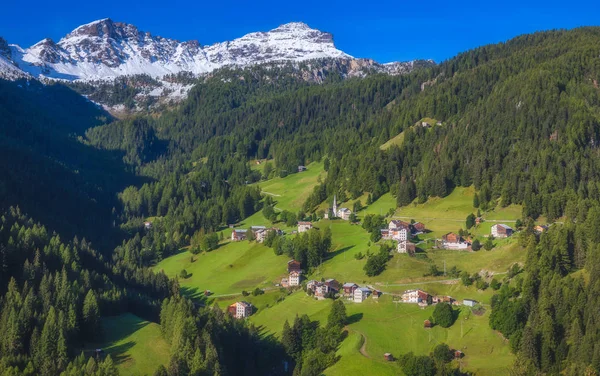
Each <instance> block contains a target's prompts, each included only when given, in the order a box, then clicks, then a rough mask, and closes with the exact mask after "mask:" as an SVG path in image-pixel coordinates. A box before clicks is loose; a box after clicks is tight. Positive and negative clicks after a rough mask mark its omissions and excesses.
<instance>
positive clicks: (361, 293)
mask: <svg viewBox="0 0 600 376" xmlns="http://www.w3.org/2000/svg"><path fill="white" fill-rule="evenodd" d="M306 291H307V293H308V292H309V291H310V292H312V295H314V297H315V298H317V299H325V298H326V297H328V296H329V295H338V294H339V295H340V296H341V297H342V298H345V299H347V300H350V301H353V302H355V303H362V302H363V301H365V299H367V298H368V297H369V296H371V297H373V298H374V299H377V298H379V296H380V295H381V292H380V291H377V290H372V289H370V288H368V287H360V286H359V285H357V284H356V283H352V282H347V283H344V284H343V285H340V283H339V282H338V281H336V280H335V279H327V280H325V281H322V282H321V281H315V280H311V281H308V283H307V284H306Z"/></svg>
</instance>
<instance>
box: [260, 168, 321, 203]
mask: <svg viewBox="0 0 600 376" xmlns="http://www.w3.org/2000/svg"><path fill="white" fill-rule="evenodd" d="M306 167H307V170H306V171H304V172H298V173H294V174H291V175H288V176H286V177H285V178H279V177H278V178H274V179H270V180H268V181H265V182H261V183H258V184H259V186H260V188H261V190H262V191H263V192H264V193H267V194H272V195H273V198H274V199H275V201H276V205H275V207H276V208H277V209H280V210H290V211H292V212H297V211H298V210H300V209H301V208H302V205H303V204H304V201H306V198H307V197H308V196H309V195H310V193H311V192H312V190H313V187H314V186H315V185H316V184H317V183H318V180H319V176H321V179H322V180H324V178H325V174H326V172H324V171H323V163H322V162H313V163H311V164H309V165H308V166H306Z"/></svg>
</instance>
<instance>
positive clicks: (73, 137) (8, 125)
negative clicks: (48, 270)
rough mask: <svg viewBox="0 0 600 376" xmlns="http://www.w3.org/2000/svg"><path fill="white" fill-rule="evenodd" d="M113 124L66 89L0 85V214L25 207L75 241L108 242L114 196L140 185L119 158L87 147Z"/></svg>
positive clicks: (25, 83)
mask: <svg viewBox="0 0 600 376" xmlns="http://www.w3.org/2000/svg"><path fill="white" fill-rule="evenodd" d="M108 116H109V115H108V114H107V113H106V112H104V111H102V110H100V109H99V108H98V107H97V106H96V105H94V104H93V103H91V102H89V101H87V100H86V99H85V98H83V97H81V96H80V95H78V94H77V93H75V92H74V91H72V90H70V89H68V88H66V87H64V86H62V85H58V84H57V85H48V86H44V85H41V84H40V83H39V82H37V81H18V82H8V81H2V80H0V144H1V146H2V147H0V208H1V209H2V210H6V209H8V207H9V206H19V207H20V208H21V209H22V210H23V211H24V212H25V213H28V214H29V215H31V216H33V217H34V218H36V219H37V220H40V221H43V222H44V223H46V224H52V229H53V230H56V231H61V232H63V233H64V234H66V235H67V236H69V237H72V236H75V235H78V236H80V237H87V238H88V239H90V238H93V239H94V240H98V241H103V237H101V236H100V234H101V233H106V231H109V230H110V228H111V227H112V221H113V219H114V216H113V215H112V213H111V211H112V209H113V208H115V207H118V206H119V203H118V201H117V200H116V199H115V194H116V192H119V191H120V190H122V189H123V188H125V187H126V186H127V185H129V184H134V183H135V182H136V181H137V180H138V179H137V178H135V177H134V175H133V174H132V173H130V172H128V171H127V170H128V169H129V168H128V167H127V166H125V165H124V164H123V162H122V161H121V157H120V156H119V157H117V154H119V153H114V155H111V153H107V152H105V151H101V150H98V149H95V148H92V147H89V146H86V145H85V144H84V143H83V142H82V139H81V137H82V136H83V134H84V133H85V131H86V129H88V128H90V127H92V126H94V125H98V124H102V123H105V122H107V121H108V120H109V118H108ZM130 170H131V169H130ZM104 239H105V238H104Z"/></svg>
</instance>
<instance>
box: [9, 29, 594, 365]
mask: <svg viewBox="0 0 600 376" xmlns="http://www.w3.org/2000/svg"><path fill="white" fill-rule="evenodd" d="M325 77H326V78H325V79H324V80H323V81H322V82H316V81H306V80H303V79H301V77H298V75H297V72H295V71H293V70H290V68H289V67H285V66H284V67H279V68H277V67H270V68H269V69H267V68H265V67H261V66H256V67H252V68H248V69H245V70H231V69H224V70H220V71H217V72H214V73H213V74H212V75H211V76H210V77H208V78H207V79H206V80H203V81H202V82H199V83H198V84H197V85H196V86H195V87H194V88H193V89H192V91H191V92H190V94H189V97H188V99H187V100H186V101H185V102H184V103H183V104H182V105H181V106H179V107H178V108H175V109H172V110H170V111H166V112H163V113H161V114H152V115H147V116H144V115H141V116H139V117H136V118H130V119H125V120H121V121H114V122H111V123H109V124H104V123H105V122H108V120H109V119H108V118H107V117H106V116H107V115H106V114H104V113H103V112H101V111H99V110H98V109H97V108H96V107H95V106H93V105H92V104H90V103H89V102H86V101H85V100H84V99H83V98H81V97H79V96H76V95H75V94H74V93H73V92H71V91H70V90H68V89H66V88H64V87H61V86H46V87H42V86H40V85H38V84H35V83H31V84H29V85H28V84H27V83H25V82H20V83H6V82H3V81H2V82H0V104H2V105H0V142H1V143H2V145H3V147H2V150H3V151H2V153H3V155H2V159H0V176H2V179H1V180H0V193H1V195H0V197H1V198H0V200H1V201H0V206H2V209H3V210H5V211H6V214H5V215H4V217H2V222H1V227H0V271H1V272H2V274H0V292H1V293H2V295H3V297H2V299H0V312H1V316H0V330H2V332H3V333H8V334H7V336H5V337H4V339H2V340H1V341H0V354H1V355H2V361H1V362H0V370H1V371H4V370H8V369H11V370H12V371H11V372H13V371H14V373H18V372H17V371H16V370H17V369H18V370H19V371H24V370H25V369H27V372H28V373H30V374H36V373H40V372H46V373H47V374H54V373H56V372H58V371H59V370H67V369H69V370H72V371H73V374H78V373H76V372H77V369H81V368H83V367H84V363H85V360H82V359H81V358H78V359H77V360H74V361H73V356H75V355H77V354H78V353H79V351H76V349H78V348H79V347H78V345H79V344H80V343H81V342H83V341H87V340H90V338H91V337H90V336H93V334H92V333H88V332H86V331H87V330H88V327H90V325H96V324H95V322H96V321H97V319H98V317H100V316H102V315H109V314H116V313H121V312H134V313H137V314H138V315H141V316H144V317H146V318H148V319H151V320H153V321H155V322H157V321H159V317H160V322H161V327H162V330H163V335H164V336H165V338H167V339H168V340H169V341H170V344H171V347H172V349H175V351H173V353H172V360H171V364H170V365H169V367H168V369H165V370H161V371H160V372H164V373H168V374H170V375H178V374H188V373H196V374H241V373H243V372H246V373H247V374H255V373H261V374H267V373H281V372H283V371H282V368H281V367H283V360H288V361H289V362H290V364H292V365H293V364H294V362H295V363H297V364H298V367H296V370H295V372H296V374H313V373H311V372H314V374H319V373H320V372H321V371H322V369H318V368H319V367H315V369H311V370H310V371H308V368H306V369H305V373H301V372H302V364H304V363H307V364H308V363H309V362H307V361H306V359H304V358H303V356H301V355H298V353H297V352H292V351H291V350H289V349H290V346H289V344H286V346H285V348H282V347H281V345H280V343H279V342H277V341H276V340H274V339H272V338H265V337H263V336H261V335H260V333H259V331H257V330H256V328H253V327H251V326H248V325H247V324H243V323H239V322H233V321H232V319H230V318H229V317H228V316H223V314H222V312H221V311H220V310H213V309H205V308H200V307H197V306H195V305H193V304H192V303H191V302H190V301H188V300H186V298H184V297H182V296H180V295H179V288H178V283H177V282H176V281H170V280H168V279H167V278H166V277H165V276H164V275H163V274H162V273H160V274H154V273H152V272H150V271H149V270H148V269H147V267H148V266H150V265H154V264H155V263H156V262H158V261H160V260H161V259H163V258H165V257H166V256H168V255H170V254H173V253H175V252H177V251H178V250H179V249H180V248H181V247H182V246H187V245H189V244H190V243H191V242H193V241H197V240H198V239H201V238H202V237H203V236H204V235H205V234H208V233H213V232H216V231H218V230H219V229H222V228H223V227H224V226H226V225H229V224H233V223H236V222H239V221H241V220H243V219H245V218H247V217H249V216H250V215H252V214H253V213H255V212H257V211H258V210H260V209H261V208H262V207H263V204H264V203H263V199H262V196H261V192H260V189H259V188H258V187H257V186H256V185H252V183H254V182H257V181H259V180H261V179H266V178H269V177H274V176H282V177H283V176H286V175H288V174H290V173H294V172H295V171H297V166H298V165H306V164H308V163H310V162H313V161H321V160H323V162H324V166H325V170H326V171H327V175H326V178H324V179H323V180H320V181H319V184H318V185H317V186H316V187H315V189H314V192H313V194H312V195H310V197H308V199H307V200H306V202H305V204H304V208H303V210H302V211H301V212H300V213H297V218H298V219H303V218H304V217H306V216H307V214H312V212H314V211H315V210H317V207H318V206H319V205H320V204H322V203H323V202H324V201H329V200H331V199H332V197H333V195H334V194H336V195H337V198H338V200H340V201H345V200H346V198H348V197H352V198H358V197H360V196H362V195H364V194H368V195H369V197H370V200H371V201H372V200H376V199H377V198H378V197H380V196H382V195H383V194H385V193H388V192H391V193H392V195H393V196H394V197H395V198H396V200H397V203H398V205H407V204H409V203H411V202H413V201H414V200H416V201H417V202H425V201H426V200H427V199H428V198H429V197H444V196H446V195H448V194H450V192H451V191H452V190H453V189H454V188H455V187H459V186H461V187H468V186H471V185H473V186H474V187H475V189H476V191H477V199H478V200H477V201H478V205H477V206H479V207H480V208H482V209H488V208H491V207H493V206H495V205H500V206H507V205H509V204H522V205H523V218H522V220H523V223H525V224H526V226H525V227H526V230H525V231H524V234H523V235H522V236H521V238H520V241H521V243H522V244H523V245H526V246H527V247H528V251H527V252H528V256H527V265H526V266H525V273H524V274H523V276H520V277H519V278H520V279H517V282H515V283H511V284H506V285H504V287H503V288H502V289H501V290H500V291H499V294H498V295H497V296H496V297H495V298H494V301H493V305H492V308H493V313H492V317H491V321H490V325H491V326H492V328H494V329H496V330H498V331H500V332H501V333H502V334H503V335H504V336H505V337H506V338H507V339H509V341H510V344H511V347H512V349H513V351H514V352H515V353H516V354H517V356H518V361H517V364H516V365H515V370H514V371H515V373H516V374H524V375H525V374H535V373H536V372H545V373H550V374H558V373H560V372H566V373H567V374H573V375H578V374H582V373H583V372H588V373H589V374H595V373H598V372H600V355H599V354H600V346H599V345H598V341H597V333H598V318H597V317H596V316H597V309H595V308H594V307H595V305H593V304H590V303H589V302H593V301H594V299H596V298H595V296H597V290H598V283H597V281H598V275H599V274H598V273H599V272H600V266H599V265H598V262H597V259H598V255H597V253H598V242H599V241H600V239H599V238H598V235H597V231H596V230H597V227H598V226H600V204H599V201H600V154H599V142H600V89H599V86H598V81H599V80H600V28H580V29H575V30H570V31H551V32H544V33H536V34H532V35H525V36H521V37H518V38H515V39H513V40H511V41H508V42H506V43H501V44H496V45H490V46H485V47H481V48H477V49H474V50H472V51H468V52H465V53H463V54H460V55H458V56H457V57H455V58H453V59H450V60H448V61H446V62H444V63H442V64H440V65H439V66H427V67H424V68H422V69H418V70H415V71H414V72H412V73H410V74H408V75H403V76H388V75H379V74H374V75H369V76H367V77H365V78H354V79H342V77H341V76H339V75H336V74H335V73H334V74H331V75H325ZM130 94H131V93H129V94H127V93H126V95H130ZM99 95H103V94H101V93H100V94H99ZM424 119H427V123H428V124H423V122H424V121H425V120H424ZM423 125H425V126H423ZM90 127H92V128H90ZM400 133H402V137H403V141H402V142H401V143H394V145H392V146H390V147H389V148H386V149H385V150H382V148H380V146H381V145H383V144H384V143H386V142H387V141H388V140H390V139H391V138H393V137H395V136H397V135H399V134H400ZM78 136H81V137H78ZM84 136H85V137H84ZM252 159H272V160H273V165H272V167H273V168H272V169H270V168H269V169H266V167H265V169H266V172H265V171H263V172H262V173H261V172H259V171H258V170H253V169H251V168H250V163H249V161H250V160H252ZM269 166H271V165H270V164H269ZM269 170H271V171H269ZM17 205H18V206H19V207H20V209H21V210H18V209H16V208H10V209H9V207H10V206H13V207H15V206H17ZM21 212H25V213H27V214H28V215H29V216H31V218H33V220H31V219H29V218H28V217H26V216H25V215H23V214H22V213H21ZM271 214H272V215H274V216H277V214H275V213H271ZM540 216H544V217H545V218H546V219H547V220H548V221H550V222H553V221H555V220H556V219H560V222H564V223H558V224H556V225H555V226H553V227H552V229H551V230H550V231H549V232H548V233H547V234H543V235H541V236H538V235H536V234H534V232H533V221H534V220H535V219H537V218H539V217H540ZM148 219H150V220H151V222H152V225H151V228H148V229H145V228H144V221H146V220H148ZM35 221H40V222H41V223H43V226H42V225H37V224H35V223H36V222H35ZM54 231H57V232H59V233H60V236H59V235H57V234H54V233H53V232H54ZM75 235H77V238H74V237H75ZM84 237H85V238H86V239H90V238H92V239H94V244H98V248H95V247H92V246H90V244H89V243H88V242H87V241H84V240H83V238H84ZM70 238H74V240H72V241H65V240H63V239H70ZM96 239H98V240H99V241H100V243H98V241H96ZM123 239H124V240H123ZM121 240H123V241H121ZM115 245H118V246H117V247H116V248H114V246H115ZM113 248H114V251H113ZM315 263H316V262H315ZM51 286H54V288H52V287H51ZM165 298H167V299H166V300H164V301H163V299H165ZM585 302H588V303H587V304H586V303H585ZM159 307H161V308H160V309H159ZM159 312H160V313H159ZM311 325H312V324H311ZM313 329H314V333H320V332H321V331H320V330H317V329H318V328H313ZM337 329H339V328H337ZM338 331H339V330H338ZM311 333H312V332H311ZM315 335H317V336H318V334H315ZM310 344H311V346H312V345H315V344H319V346H322V348H321V350H320V351H321V353H322V354H328V355H327V356H329V355H331V351H332V349H334V348H335V346H331V344H324V343H321V342H320V341H318V340H317V339H315V338H314V336H313V335H312V334H311V335H310ZM244 345H247V346H248V347H249V348H252V351H250V352H245V351H244V350H243V349H244V347H243V346H244ZM315 346H316V345H315ZM282 351H287V355H285V354H284V353H283V352H282ZM310 351H319V350H313V349H312V348H311V350H310ZM300 354H302V352H300ZM322 354H321V355H322ZM323 356H325V355H323ZM328 359H329V358H328ZM71 361H73V363H71V365H68V364H69V362H71ZM323 364H325V362H324V363H323ZM15 367H16V368H15ZM98 367H104V368H106V369H107V371H106V374H110V371H109V369H110V368H111V365H110V364H103V365H101V366H98ZM104 368H102V369H104ZM321 368H322V367H321ZM290 371H291V370H290ZM7 372H8V371H7ZM102 372H104V371H102ZM164 373H163V374H164Z"/></svg>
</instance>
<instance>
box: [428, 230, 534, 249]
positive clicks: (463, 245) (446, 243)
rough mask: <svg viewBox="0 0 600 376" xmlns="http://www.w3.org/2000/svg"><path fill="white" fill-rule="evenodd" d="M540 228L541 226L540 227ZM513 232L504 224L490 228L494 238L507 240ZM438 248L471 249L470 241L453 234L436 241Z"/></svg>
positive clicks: (450, 233)
mask: <svg viewBox="0 0 600 376" xmlns="http://www.w3.org/2000/svg"><path fill="white" fill-rule="evenodd" d="M540 227H542V226H540ZM513 233H514V230H513V229H512V228H511V227H510V226H508V225H505V224H501V223H498V224H495V225H493V226H492V229H491V233H490V235H491V236H493V237H494V238H508V237H510V236H512V235H513ZM437 245H438V248H442V249H453V250H463V249H470V247H471V239H465V238H464V237H462V236H460V235H459V234H456V233H454V232H449V233H447V234H445V235H443V236H442V239H441V240H439V241H438V244H437Z"/></svg>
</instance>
